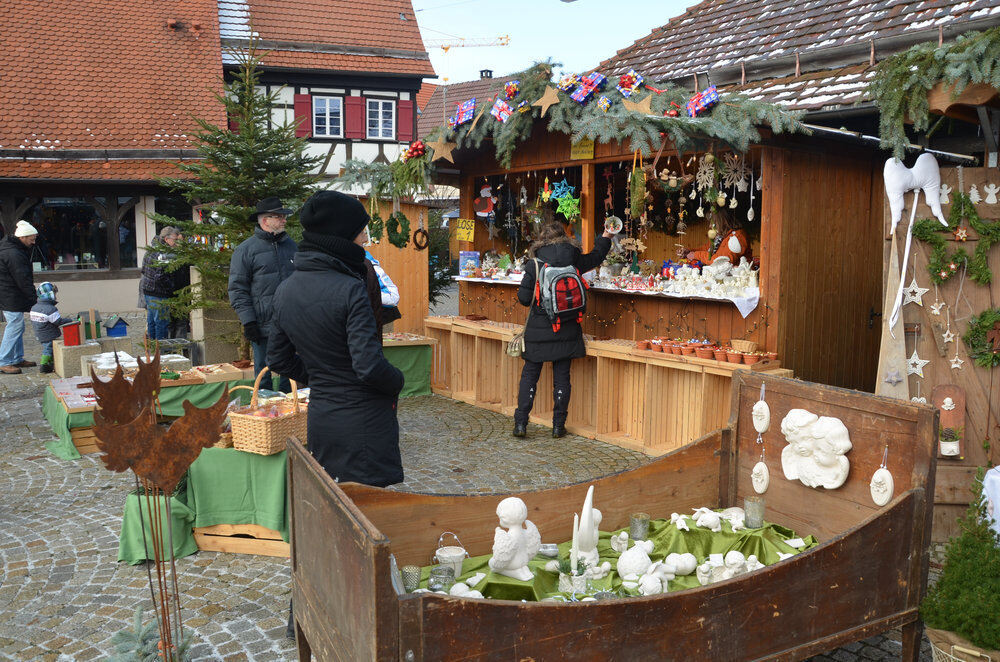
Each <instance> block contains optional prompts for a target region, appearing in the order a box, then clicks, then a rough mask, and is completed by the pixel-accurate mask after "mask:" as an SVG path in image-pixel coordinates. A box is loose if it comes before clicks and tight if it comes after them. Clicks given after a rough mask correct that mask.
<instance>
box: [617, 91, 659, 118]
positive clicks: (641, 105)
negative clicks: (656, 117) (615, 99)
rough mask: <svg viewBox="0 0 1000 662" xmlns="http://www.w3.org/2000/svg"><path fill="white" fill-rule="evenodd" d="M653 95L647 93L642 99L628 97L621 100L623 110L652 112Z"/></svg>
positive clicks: (646, 113)
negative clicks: (634, 99) (635, 99)
mask: <svg viewBox="0 0 1000 662" xmlns="http://www.w3.org/2000/svg"><path fill="white" fill-rule="evenodd" d="M652 103H653V95H652V94H649V95H647V96H646V98H645V99H643V100H642V101H629V100H628V99H626V100H624V101H622V106H624V107H625V110H628V111H631V112H633V113H642V114H643V115H652V114H653V107H652Z"/></svg>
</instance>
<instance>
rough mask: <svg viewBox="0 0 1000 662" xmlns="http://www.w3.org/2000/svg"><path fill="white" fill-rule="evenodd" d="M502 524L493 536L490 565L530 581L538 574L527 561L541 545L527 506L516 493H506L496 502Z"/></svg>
mask: <svg viewBox="0 0 1000 662" xmlns="http://www.w3.org/2000/svg"><path fill="white" fill-rule="evenodd" d="M497 517H499V518H500V526H498V527H497V528H496V533H495V534H494V536H493V556H492V558H490V561H489V566H490V569H491V570H492V571H493V572H495V573H497V574H501V575H506V576H507V577H512V578H514V579H519V580H521V581H524V582H526V581H530V580H531V579H532V578H533V577H534V576H535V575H534V573H532V572H531V569H530V568H528V561H530V560H531V559H533V558H535V555H536V554H538V549H539V548H540V547H541V545H542V538H541V536H540V535H539V534H538V529H537V528H536V527H535V525H534V524H533V523H532V521H531V520H530V519H528V507H527V506H525V505H524V502H523V501H521V500H520V499H518V498H517V497H507V498H506V499H504V500H503V501H501V502H500V503H499V505H497Z"/></svg>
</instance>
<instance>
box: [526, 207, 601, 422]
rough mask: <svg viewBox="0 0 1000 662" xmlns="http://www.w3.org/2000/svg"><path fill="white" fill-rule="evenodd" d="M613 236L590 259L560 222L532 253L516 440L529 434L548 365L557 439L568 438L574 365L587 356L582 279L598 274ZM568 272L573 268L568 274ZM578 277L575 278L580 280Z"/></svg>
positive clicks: (544, 234)
mask: <svg viewBox="0 0 1000 662" xmlns="http://www.w3.org/2000/svg"><path fill="white" fill-rule="evenodd" d="M611 236H612V235H611V233H610V232H607V231H605V233H604V235H603V236H601V237H598V239H597V241H596V242H594V250H593V251H591V252H590V253H587V254H586V255H584V254H583V252H582V251H581V250H580V246H579V244H578V243H577V242H576V240H575V239H573V238H572V237H569V236H567V235H566V228H565V227H564V226H563V224H562V223H560V222H558V221H550V222H548V223H546V224H545V225H543V226H542V229H541V230H540V231H539V233H538V238H537V240H536V241H535V243H533V244H532V245H531V248H529V249H528V257H529V258H531V259H530V260H529V261H528V262H527V264H526V265H525V268H524V278H523V279H522V280H521V287H520V288H519V289H518V291H517V299H518V301H520V302H521V305H522V306H528V321H527V322H525V325H524V352H523V353H522V354H521V358H522V359H524V368H523V369H522V370H521V385H520V388H519V389H518V393H517V410H516V411H515V412H514V436H515V437H524V436H525V435H526V434H527V426H528V416H529V415H530V414H531V407H532V405H534V403H535V387H536V386H537V384H538V377H539V376H540V375H541V374H542V364H543V363H545V362H547V361H548V362H551V363H552V400H553V408H552V436H553V437H563V436H565V435H566V415H567V413H568V411H569V396H570V382H569V369H570V363H571V362H572V361H573V359H575V358H580V357H582V356H584V355H585V354H586V348H585V347H584V344H583V328H582V327H581V326H580V322H581V321H582V319H583V311H584V308H585V307H586V287H587V286H586V284H585V283H583V279H582V277H581V276H580V274H583V273H585V272H587V271H590V270H591V269H595V268H596V267H597V266H599V265H600V264H601V262H603V261H604V258H605V257H607V255H608V251H610V250H611ZM566 267H570V268H569V269H567V268H566ZM574 276H575V278H574Z"/></svg>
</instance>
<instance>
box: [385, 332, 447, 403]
mask: <svg viewBox="0 0 1000 662" xmlns="http://www.w3.org/2000/svg"><path fill="white" fill-rule="evenodd" d="M436 344H437V340H435V339H434V338H428V337H427V336H418V335H416V334H412V333H385V334H383V335H382V353H383V354H384V355H385V358H386V360H387V361H388V362H389V363H391V364H392V365H394V366H396V367H397V368H399V370H400V371H401V372H402V373H403V378H404V384H403V390H402V392H401V393H400V394H399V397H401V398H409V397H413V396H416V395H430V394H431V361H432V356H433V351H432V348H433V346H434V345H436Z"/></svg>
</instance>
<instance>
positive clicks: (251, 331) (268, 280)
mask: <svg viewBox="0 0 1000 662" xmlns="http://www.w3.org/2000/svg"><path fill="white" fill-rule="evenodd" d="M291 213H292V210H291V209H288V208H287V207H285V206H284V205H283V204H282V203H281V200H279V199H278V198H265V199H263V200H261V201H260V202H258V203H257V211H256V212H254V213H253V214H251V215H250V220H251V222H254V223H256V224H257V227H256V228H255V229H254V234H253V236H252V237H250V238H249V239H247V240H245V241H244V242H242V243H241V244H240V245H239V246H237V247H236V250H234V251H233V257H232V260H230V263H229V303H230V304H231V305H232V307H233V309H234V310H235V311H236V314H237V315H238V316H239V318H240V324H242V325H243V336H244V337H245V338H246V339H247V340H249V341H250V345H251V346H252V347H253V365H254V372H255V373H260V371H261V370H262V369H263V368H264V366H266V365H267V336H268V334H269V333H270V331H271V315H272V312H273V310H274V293H275V290H277V289H278V285H280V284H281V282H282V281H283V280H285V279H286V278H288V277H289V276H291V275H292V271H293V270H294V267H293V265H292V257H293V256H294V255H295V250H296V246H295V242H294V241H293V240H292V238H291V237H289V236H288V235H287V234H285V224H286V223H287V222H288V215H289V214H291ZM275 372H279V373H280V371H278V370H276V371H275ZM281 374H282V380H281V386H280V388H281V390H283V391H288V390H290V386H291V385H290V384H289V383H288V379H287V378H286V377H284V375H283V373H281Z"/></svg>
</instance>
